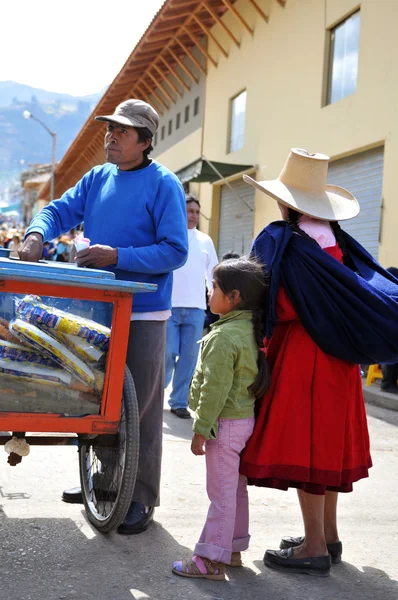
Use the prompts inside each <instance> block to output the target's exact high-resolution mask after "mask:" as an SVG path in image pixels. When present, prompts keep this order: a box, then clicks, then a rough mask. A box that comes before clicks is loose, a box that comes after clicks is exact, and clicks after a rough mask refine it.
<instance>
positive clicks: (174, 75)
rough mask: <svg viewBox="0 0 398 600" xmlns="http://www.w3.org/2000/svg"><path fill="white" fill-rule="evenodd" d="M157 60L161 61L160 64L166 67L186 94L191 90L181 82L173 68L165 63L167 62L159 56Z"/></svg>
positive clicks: (181, 79)
mask: <svg viewBox="0 0 398 600" xmlns="http://www.w3.org/2000/svg"><path fill="white" fill-rule="evenodd" d="M159 59H160V60H161V61H162V63H163V64H164V65H165V67H167V69H168V70H169V71H170V73H171V74H172V75H173V77H174V78H175V79H176V80H177V81H178V82H179V83H180V84H181V85H182V86H183V87H184V88H185V89H186V90H187V92H189V91H190V89H191V88H190V87H189V85H188V84H187V83H186V82H185V81H184V80H183V78H182V77H181V76H180V75H179V74H178V73H177V71H175V70H174V69H173V67H172V66H171V65H169V63H168V62H167V60H166V59H165V58H163V56H159Z"/></svg>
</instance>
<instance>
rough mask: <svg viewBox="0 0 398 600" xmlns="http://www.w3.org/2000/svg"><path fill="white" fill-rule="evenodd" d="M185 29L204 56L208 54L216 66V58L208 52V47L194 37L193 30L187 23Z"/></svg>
mask: <svg viewBox="0 0 398 600" xmlns="http://www.w3.org/2000/svg"><path fill="white" fill-rule="evenodd" d="M184 30H185V31H186V32H187V34H188V35H189V37H190V38H191V40H192V41H193V43H194V44H196V47H197V49H198V50H199V51H200V52H201V53H202V54H203V56H206V58H208V59H209V61H210V62H212V63H213V65H214V66H215V67H216V66H217V63H216V61H215V60H214V58H213V57H212V56H211V54H209V53H208V52H207V50H206V48H203V47H202V46H201V45H200V42H199V40H198V39H196V38H195V37H194V35H193V34H192V32H191V31H190V30H189V29H188V27H185V25H184Z"/></svg>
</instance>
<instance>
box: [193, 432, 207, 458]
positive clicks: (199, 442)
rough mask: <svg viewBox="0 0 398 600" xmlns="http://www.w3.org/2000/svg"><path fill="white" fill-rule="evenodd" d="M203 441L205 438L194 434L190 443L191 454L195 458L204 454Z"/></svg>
mask: <svg viewBox="0 0 398 600" xmlns="http://www.w3.org/2000/svg"><path fill="white" fill-rule="evenodd" d="M205 441H206V438H205V437H204V436H203V435H199V434H198V433H194V434H193V438H192V443H191V451H192V454H195V456H203V454H206V452H205V449H204V448H203V446H204V443H205Z"/></svg>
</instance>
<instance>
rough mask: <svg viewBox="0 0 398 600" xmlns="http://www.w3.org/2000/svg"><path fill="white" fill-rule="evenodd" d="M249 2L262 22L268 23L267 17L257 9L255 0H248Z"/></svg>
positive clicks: (260, 9)
mask: <svg viewBox="0 0 398 600" xmlns="http://www.w3.org/2000/svg"><path fill="white" fill-rule="evenodd" d="M249 2H250V4H251V5H252V6H253V7H254V8H255V10H256V11H257V12H258V14H259V15H260V17H262V18H263V19H264V21H265V22H266V23H268V21H269V17H268V15H266V14H265V12H264V11H263V9H262V8H260V7H259V5H258V4H257V2H256V0H249Z"/></svg>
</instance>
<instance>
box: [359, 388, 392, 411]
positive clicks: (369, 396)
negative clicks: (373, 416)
mask: <svg viewBox="0 0 398 600" xmlns="http://www.w3.org/2000/svg"><path fill="white" fill-rule="evenodd" d="M362 391H363V397H364V399H365V402H366V403H367V404H373V405H374V406H380V407H381V408H388V409H389V410H396V411H398V394H391V393H388V392H383V391H382V390H381V389H380V387H379V384H377V383H372V385H370V386H366V385H365V382H363V384H362Z"/></svg>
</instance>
